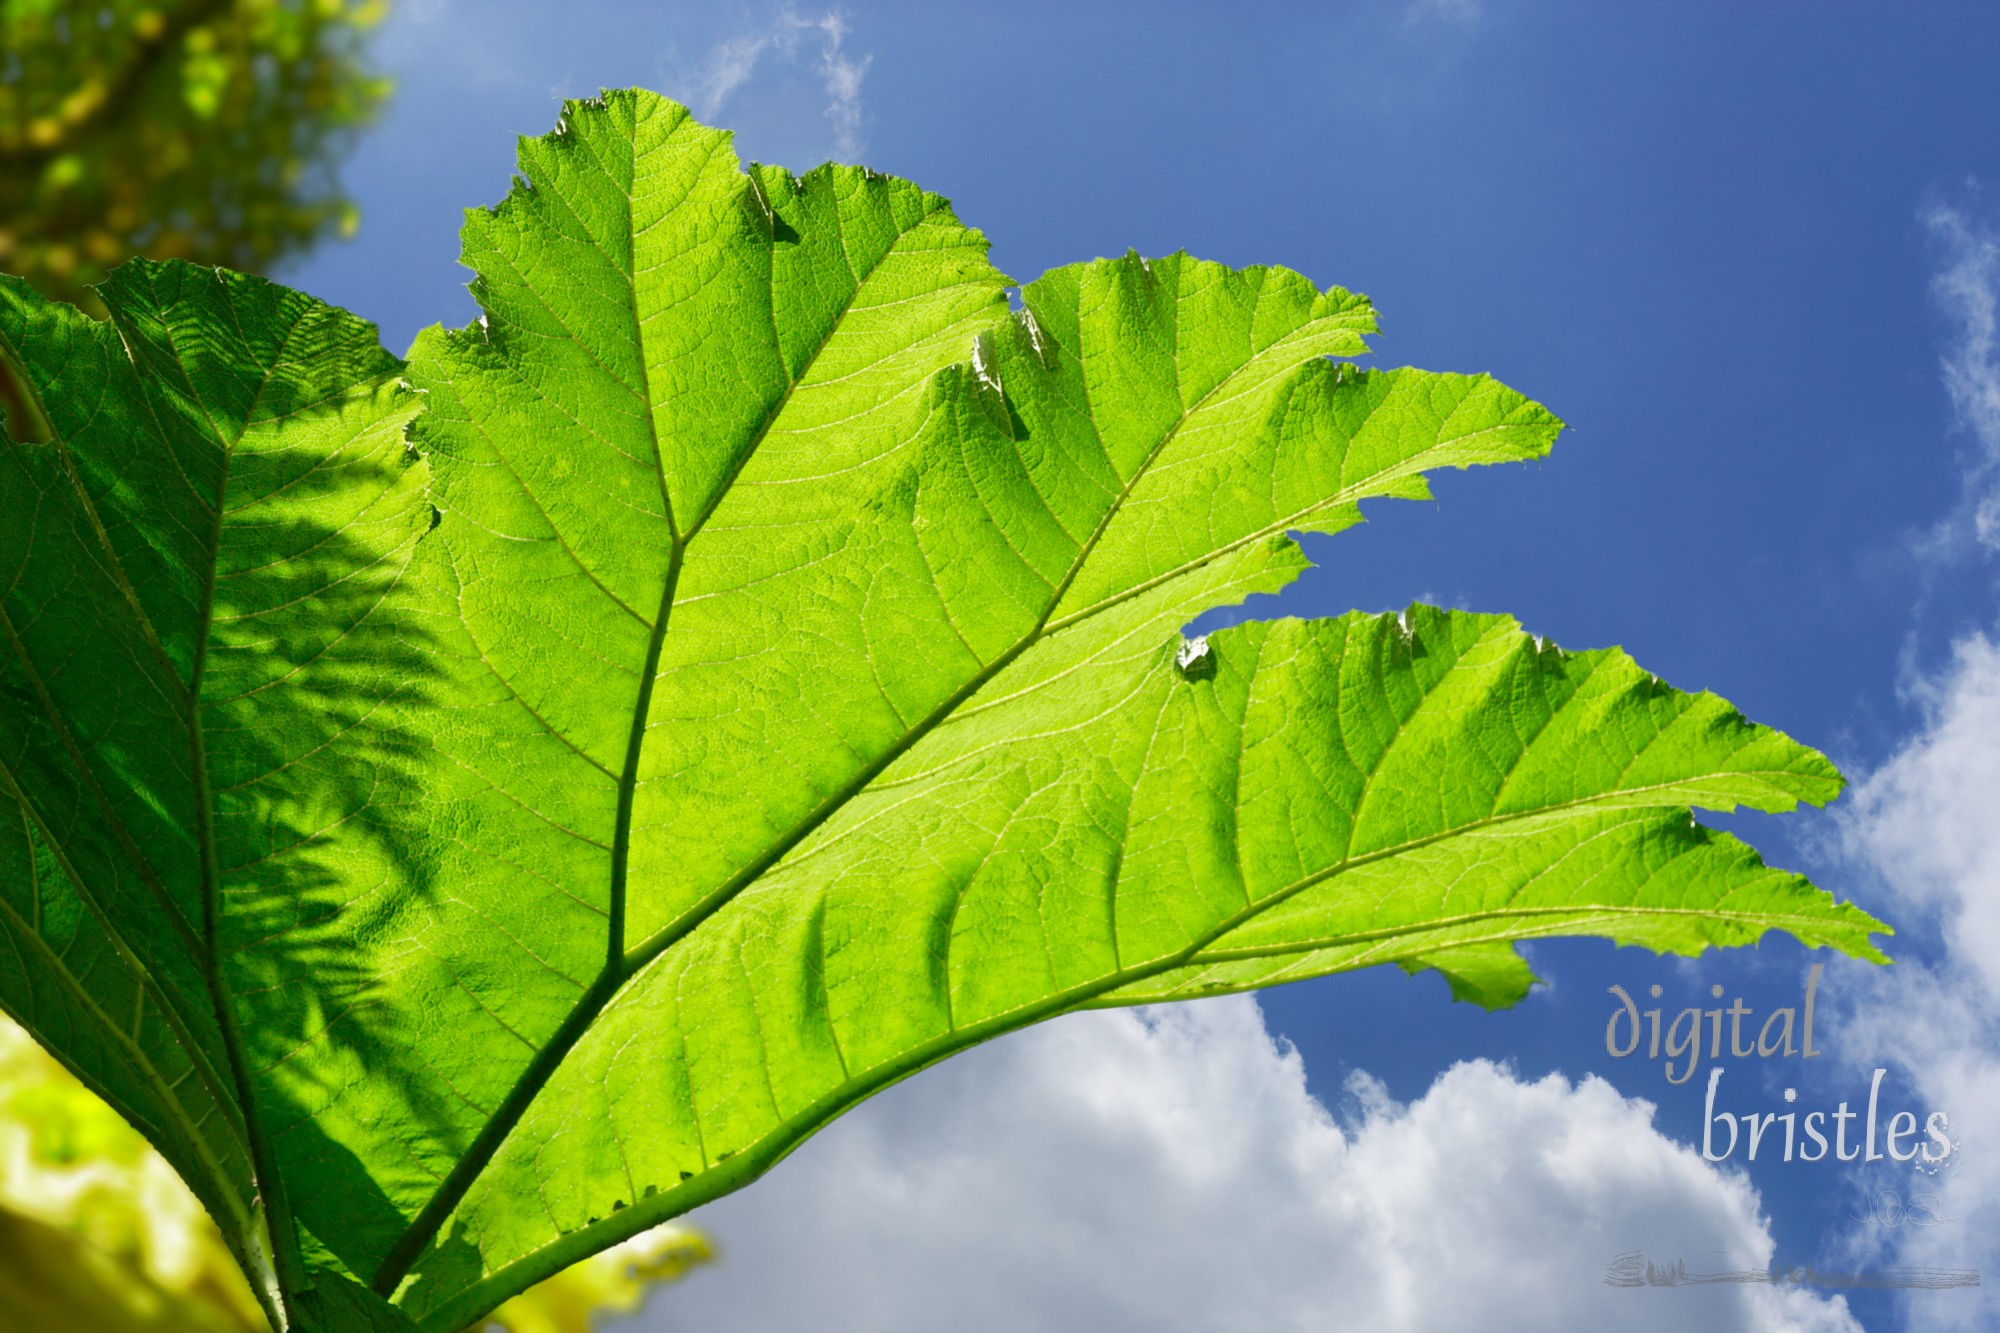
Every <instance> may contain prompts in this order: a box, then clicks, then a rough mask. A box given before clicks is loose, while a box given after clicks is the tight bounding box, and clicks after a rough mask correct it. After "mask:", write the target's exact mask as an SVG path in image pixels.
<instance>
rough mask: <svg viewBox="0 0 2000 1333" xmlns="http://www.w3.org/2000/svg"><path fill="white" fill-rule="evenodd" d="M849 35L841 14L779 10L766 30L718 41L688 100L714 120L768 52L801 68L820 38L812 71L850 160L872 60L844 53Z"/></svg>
mask: <svg viewBox="0 0 2000 1333" xmlns="http://www.w3.org/2000/svg"><path fill="white" fill-rule="evenodd" d="M847 36H848V27H847V20H846V18H845V17H844V16H843V15H842V14H841V13H840V11H839V10H828V11H827V12H826V13H824V14H821V15H818V16H817V17H806V16H802V15H800V14H799V13H798V12H797V11H795V10H793V9H791V8H789V7H787V8H784V9H781V10H779V11H778V14H777V17H776V18H775V19H773V21H772V23H771V26H770V27H769V28H767V29H766V30H764V31H763V32H758V33H745V34H738V35H737V36H734V37H729V38H726V39H724V40H723V41H720V42H717V43H716V44H715V46H714V47H712V48H711V49H710V51H709V53H708V55H707V57H706V58H705V59H704V60H703V61H702V64H701V68H700V69H699V70H698V71H697V72H696V73H695V74H694V75H693V76H692V78H691V79H690V80H689V82H688V85H687V89H686V98H687V101H688V103H689V105H691V106H692V107H694V109H695V112H696V114H698V115H700V116H701V117H702V118H703V119H704V120H708V119H712V118H714V117H715V116H716V115H717V114H718V113H719V112H720V111H721V110H722V108H723V106H724V105H725V104H726V103H727V102H728V101H729V99H730V97H731V95H733V94H734V93H735V92H736V90H737V89H739V88H741V87H742V86H743V85H744V84H746V83H748V82H749V81H750V76H751V75H752V74H754V73H755V72H756V69H757V65H758V62H759V61H760V60H761V59H762V58H763V57H764V56H765V55H766V54H769V55H772V56H775V57H776V58H778V59H780V60H783V61H786V62H788V63H791V64H798V63H799V61H800V48H801V46H802V44H804V43H807V42H813V41H815V40H816V44H817V46H818V60H817V61H816V62H815V64H814V67H813V68H814V72H815V73H816V74H817V76H818V78H819V81H820V85H821V87H822V88H823V89H824V90H825V93H826V97H827V104H826V111H825V115H826V118H827V120H828V121H830V122H831V123H832V125H833V136H834V145H835V147H836V148H837V149H838V151H839V152H840V154H841V155H842V156H843V157H849V158H852V157H854V156H855V155H856V154H858V153H860V151H861V81H862V79H863V77H864V76H866V74H867V73H868V64H869V62H870V61H871V60H872V59H873V58H874V57H872V56H867V55H864V56H862V57H860V58H859V59H856V58H855V57H854V56H852V55H850V54H848V53H846V52H844V51H843V50H842V46H843V44H844V43H845V42H846V40H847Z"/></svg>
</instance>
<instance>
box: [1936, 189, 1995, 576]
mask: <svg viewBox="0 0 2000 1333" xmlns="http://www.w3.org/2000/svg"><path fill="white" fill-rule="evenodd" d="M1924 220H1925V222H1926V223H1927V224H1928V226H1929V227H1930V231H1931V235H1932V236H1933V237H1934V238H1935V239H1936V240H1937V242H1938V244H1939V245H1940V246H1941V247H1942V249H1943V251H1944V258H1945V262H1944V264H1943V266H1942V268H1941V269H1940V270H1939V272H1938V274H1937V276H1936V277H1935V278H1934V279H1933V280H1932V282H1931V294H1932V296H1933V298H1934V299H1935V300H1936V301H1937V303H1938V305H1939V306H1940V307H1941V308H1942V309H1943V311H1944V314H1945V316H1946V318H1948V319H1949V320H1950V321H1951V323H1952V325H1953V337H1952V342H1951V344H1950V345H1949V346H1948V347H1947V349H1946V351H1945V355H1944V383H1945V388H1946V390H1947V391H1948V392H1949V393H1950V394H1951V402H1952V407H1953V408H1954V409H1955V410H1956V412H1957V415H1958V420H1959V422H1960V424H1961V425H1963V426H1964V427H1965V429H1966V430H1967V432H1968V433H1970V434H1971V436H1972V438H1973V441H1974V443H1975V445H1976V446H1977V453H1976V454H1975V456H1974V458H1973V459H1972V461H1971V465H1970V468H1969V471H1968V476H1967V479H1966V501H1967V504H1966V509H1967V518H1968V519H1969V522H1970V525H1971V529H1972V533H1973V535H1974V536H1975V537H1976V539H1977V540H1978V541H1979V542H1980V543H1981V544H1983V545H1985V546H1988V547H1991V548H1994V549H1996V550H2000V234H1996V233H1995V231H1994V229H1993V227H1992V226H1991V225H1990V224H1988V223H1986V222H1984V221H1982V220H1980V219H1978V218H1976V217H1974V216H1973V215H1972V214H1971V213H1969V212H1967V211H1966V210H1964V209H1960V208H1952V207H1940V208H1936V209H1933V210H1932V211H1931V212H1930V213H1929V214H1928V215H1927V216H1926V217H1925V219H1924ZM1951 526H1952V527H1956V526H1957V525H1955V524H1954V525H1951ZM1948 531H1949V529H1948Z"/></svg>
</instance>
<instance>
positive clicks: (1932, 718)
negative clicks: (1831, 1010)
mask: <svg viewBox="0 0 2000 1333" xmlns="http://www.w3.org/2000/svg"><path fill="white" fill-rule="evenodd" d="M1925 221H1926V223H1927V225H1928V226H1929V228H1930V231H1931V234H1932V236H1933V238H1934V239H1935V240H1936V242H1937V243H1938V246H1939V249H1940V255H1941V263H1940V265H1939V268H1938V271H1937V273H1936V275H1935V277H1934V278H1933V279H1932V283H1931V295H1932V298H1933V299H1934V300H1935V301H1936V302H1937V304H1938V306H1939V308H1940V310H1941V311H1942V312H1943V313H1944V315H1945V316H1946V318H1947V319H1948V320H1949V322H1950V324H1951V335H1950V338H1949V340H1948V342H1947V344H1946V346H1945V348H1944V350H1943V353H1942V356H1941V364H1942V371H1943V379H1944V385H1945V389H1946V390H1947V392H1948V393H1949V395H1950V398H1951V403H1952V407H1953V409H1954V411H1955V413H1956V415H1957V418H1958V422H1959V424H1960V425H1961V426H1962V427H1963V428H1964V430H1965V431H1966V433H1967V434H1969V435H1970V436H1971V437H1972V440H1973V443H1974V445H1975V449H1974V451H1973V454H1972V457H1971V458H1970V459H1969V460H1968V463H1967V467H1966V474H1965V481H1964V493H1963V497H1962V500H1961V503H1960V505H1959V508H1958V512H1957V513H1956V515H1955V516H1954V517H1953V518H1951V519H1950V520H1948V521H1947V522H1946V523H1945V524H1943V525H1942V526H1941V527H1940V529H1939V530H1938V536H1937V539H1936V540H1934V541H1933V543H1932V544H1931V549H1930V550H1929V552H1928V554H1929V555H1931V556H1932V557H1933V558H1938V557H1951V556H1955V555H1957V554H1959V553H1960V552H1962V551H1963V550H1964V549H1966V548H1967V547H1968V546H1970V547H1972V548H1973V549H1977V548H1979V547H1985V548H1989V549H2000V233H1996V231H1995V229H1994V227H1993V225H1992V223H1991V222H1990V221H1987V220H1984V219H1982V218H1980V217H1979V216H1977V215H1975V214H1974V213H1972V212H1969V211H1967V210H1966V209H1963V208H1955V207H1942V208H1937V209H1934V210H1932V211H1931V212H1930V213H1929V214H1927V215H1926V217H1925ZM1913 694H1914V696H1915V698H1916V700H1917V702H1918V703H1920V704H1921V705H1922V707H1923V710H1924V721H1923V725H1922V726H1921V727H1920V728H1919V729H1918V731H1917V733H1916V734H1915V735H1914V736H1913V737H1912V738H1911V739H1910V740H1909V741H1908V742H1907V743H1906V744H1905V745H1904V746H1903V747H1902V749H1901V750H1899V751H1898V752H1897V753H1896V754H1895V755H1894V756H1893V757H1892V758H1891V759H1890V760H1889V761H1888V762H1887V763H1885V764H1884V765H1882V767H1881V768H1879V769H1877V770H1876V771H1875V772H1874V773H1872V774H1870V775H1869V776H1868V777H1867V778H1866V780H1864V781H1863V782H1862V783H1860V784H1859V786H1858V787H1857V788H1856V790H1855V792H1854V796H1853V799H1852V800H1851V801H1850V802H1849V803H1848V806H1847V809H1846V813H1845V814H1844V816H1843V820H1842V824H1841V828H1842V833H1843V842H1844V847H1845V850H1846V852H1847V854H1848V856H1849V857H1850V859H1851V860H1852V861H1853V862H1854V863H1857V864H1859V865H1861V866H1864V867H1867V868H1868V869H1870V870H1872V871H1873V872H1874V873H1875V874H1876V875H1877V876H1879V878H1880V879H1881V881H1882V882H1883V884H1884V885H1885V886H1886V888H1887V889H1888V891H1889V894H1890V896H1891V900H1892V906H1891V907H1890V909H1889V915H1890V916H1892V917H1897V916H1899V915H1901V914H1904V913H1907V914H1908V915H1907V916H1904V917H1903V920H1902V924H1903V925H1905V926H1906V927H1918V926H1929V925H1934V926H1935V927H1936V935H1937V939H1938V940H1939V942H1940V947H1939V949H1938V950H1937V951H1936V956H1935V957H1934V958H1933V959H1932V960H1931V961H1929V962H1925V961H1920V960H1915V959H1910V958H1908V957H1906V958H1905V960H1904V961H1902V962H1899V963H1898V964H1897V965H1896V966H1895V967H1893V968H1890V969H1887V970H1885V971H1881V972H1877V973H1874V974H1872V975H1867V976H1862V977H1857V978H1856V979H1855V982H1854V983H1853V985H1854V986H1855V988H1856V993H1855V994H1854V995H1853V997H1852V1000H1851V1002H1850V1007H1849V1009H1848V1011H1847V1012H1846V1013H1845V1014H1844V1016H1840V1017H1839V1018H1838V1020H1837V1026H1836V1027H1835V1028H1834V1029H1833V1032H1834V1043H1835V1045H1834V1049H1836V1050H1838V1051H1839V1052H1841V1054H1842V1056H1843V1058H1845V1059H1846V1060H1847V1061H1849V1062H1850V1063H1851V1064H1853V1065H1854V1066H1855V1067H1856V1068H1857V1069H1858V1070H1866V1069H1867V1068H1869V1067H1870V1066H1874V1065H1881V1066H1886V1067H1894V1068H1898V1069H1899V1070H1900V1071H1901V1075H1902V1076H1903V1077H1906V1078H1907V1079H1908V1080H1909V1081H1910V1082H1911V1083H1913V1084H1914V1085H1915V1086H1916V1088H1917V1090H1918V1092H1919V1094H1920V1095H1921V1097H1922V1099H1923V1100H1924V1102H1925V1103H1926V1105H1927V1106H1928V1107H1929V1108H1932V1109H1938V1110H1943V1111H1945V1112H1946V1113H1947V1114H1948V1115H1949V1116H1950V1117H1951V1128H1952V1136H1953V1138H1954V1139H1956V1140H1957V1141H1958V1142H1959V1143H1960V1144H1961V1146H1962V1148H1963V1149H1964V1150H1963V1151H1962V1152H1961V1153H1959V1154H1955V1155H1954V1157H1953V1159H1952V1161H1953V1166H1952V1169H1950V1170H1949V1171H1947V1172H1944V1173H1943V1174H1942V1175H1941V1177H1940V1178H1939V1179H1937V1180H1931V1179H1928V1178H1924V1177H1918V1178H1914V1179H1908V1180H1891V1179H1887V1178H1878V1179H1876V1180H1873V1181H1871V1182H1870V1185H1869V1187H1870V1188H1887V1187H1895V1188H1897V1189H1898V1192H1899V1193H1904V1194H1908V1193H1915V1192H1919V1191H1921V1192H1924V1193H1928V1194H1933V1195H1935V1196H1937V1197H1939V1198H1940V1199H1941V1200H1942V1204H1941V1206H1940V1207H1939V1208H1938V1210H1937V1211H1939V1212H1942V1213H1943V1214H1945V1215H1947V1216H1949V1217H1950V1218H1952V1220H1951V1221H1948V1222H1944V1223H1940V1224H1937V1225H1927V1226H1923V1227H1909V1226H1906V1227H1903V1228H1900V1229H1898V1230H1896V1231H1893V1232H1891V1231H1884V1230H1881V1229H1877V1228H1872V1227H1868V1226H1863V1227H1861V1228H1860V1229H1859V1230H1858V1231H1857V1232H1856V1233H1855V1234H1854V1235H1853V1236H1851V1237H1850V1242H1851V1248H1852V1249H1854V1250H1855V1251H1856V1252H1868V1251H1873V1252H1878V1253H1881V1254H1885V1255H1890V1256H1893V1257H1894V1258H1895V1259H1897V1260H1898V1261H1900V1262H1903V1263H1909V1264H1916V1265H1925V1266H1935V1267H1956V1268H1979V1269H1981V1270H1983V1271H1984V1272H1988V1273H1992V1272H1995V1271H1996V1270H2000V798H1996V793H2000V639H1996V638H1995V637H1993V636H1992V635H1973V636H1971V637H1969V638H1966V639H1964V640H1962V641H1960V642H1959V643H1958V644H1957V646H1956V648H1955V650H1954V652H1953V656H1952V660H1951V662H1950V664H1949V666H1947V667H1946V668H1945V669H1944V670H1943V671H1941V672H1939V673H1938V674H1937V676H1936V677H1935V678H1932V679H1929V680H1919V681H1918V682H1917V684H1916V687H1915V689H1914V690H1913ZM1926 915H1927V916H1928V918H1929V919H1928V920H1924V919H1922V918H1923V917H1924V916H1926ZM1912 935H1918V931H1916V930H1914V929H1912V930H1909V931H1907V933H1906V938H1907V937H1908V936H1912ZM1919 938H1921V936H1919ZM1911 947H1912V946H1911V945H1908V944H1906V945H1904V947H1903V948H1902V949H1900V950H1898V952H1901V953H1903V954H1905V955H1907V954H1908V953H1909V952H1910V949H1911ZM1991 1292H1993V1288H1990V1287H1982V1288H1980V1290H1979V1291H1978V1292H1962V1293H1954V1297H1955V1299H1952V1300H1950V1301H1939V1300H1935V1299H1917V1298H1915V1297H1912V1298H1911V1299H1909V1300H1906V1301H1905V1302H1904V1304H1903V1310H1904V1314H1905V1318H1906V1321H1907V1326H1909V1327H1911V1328H1924V1329H1932V1328H1946V1327H1962V1328H1987V1327H1992V1326H1994V1324H1995V1323H1996V1322H2000V1295H1995V1294H1989V1293H1991Z"/></svg>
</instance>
